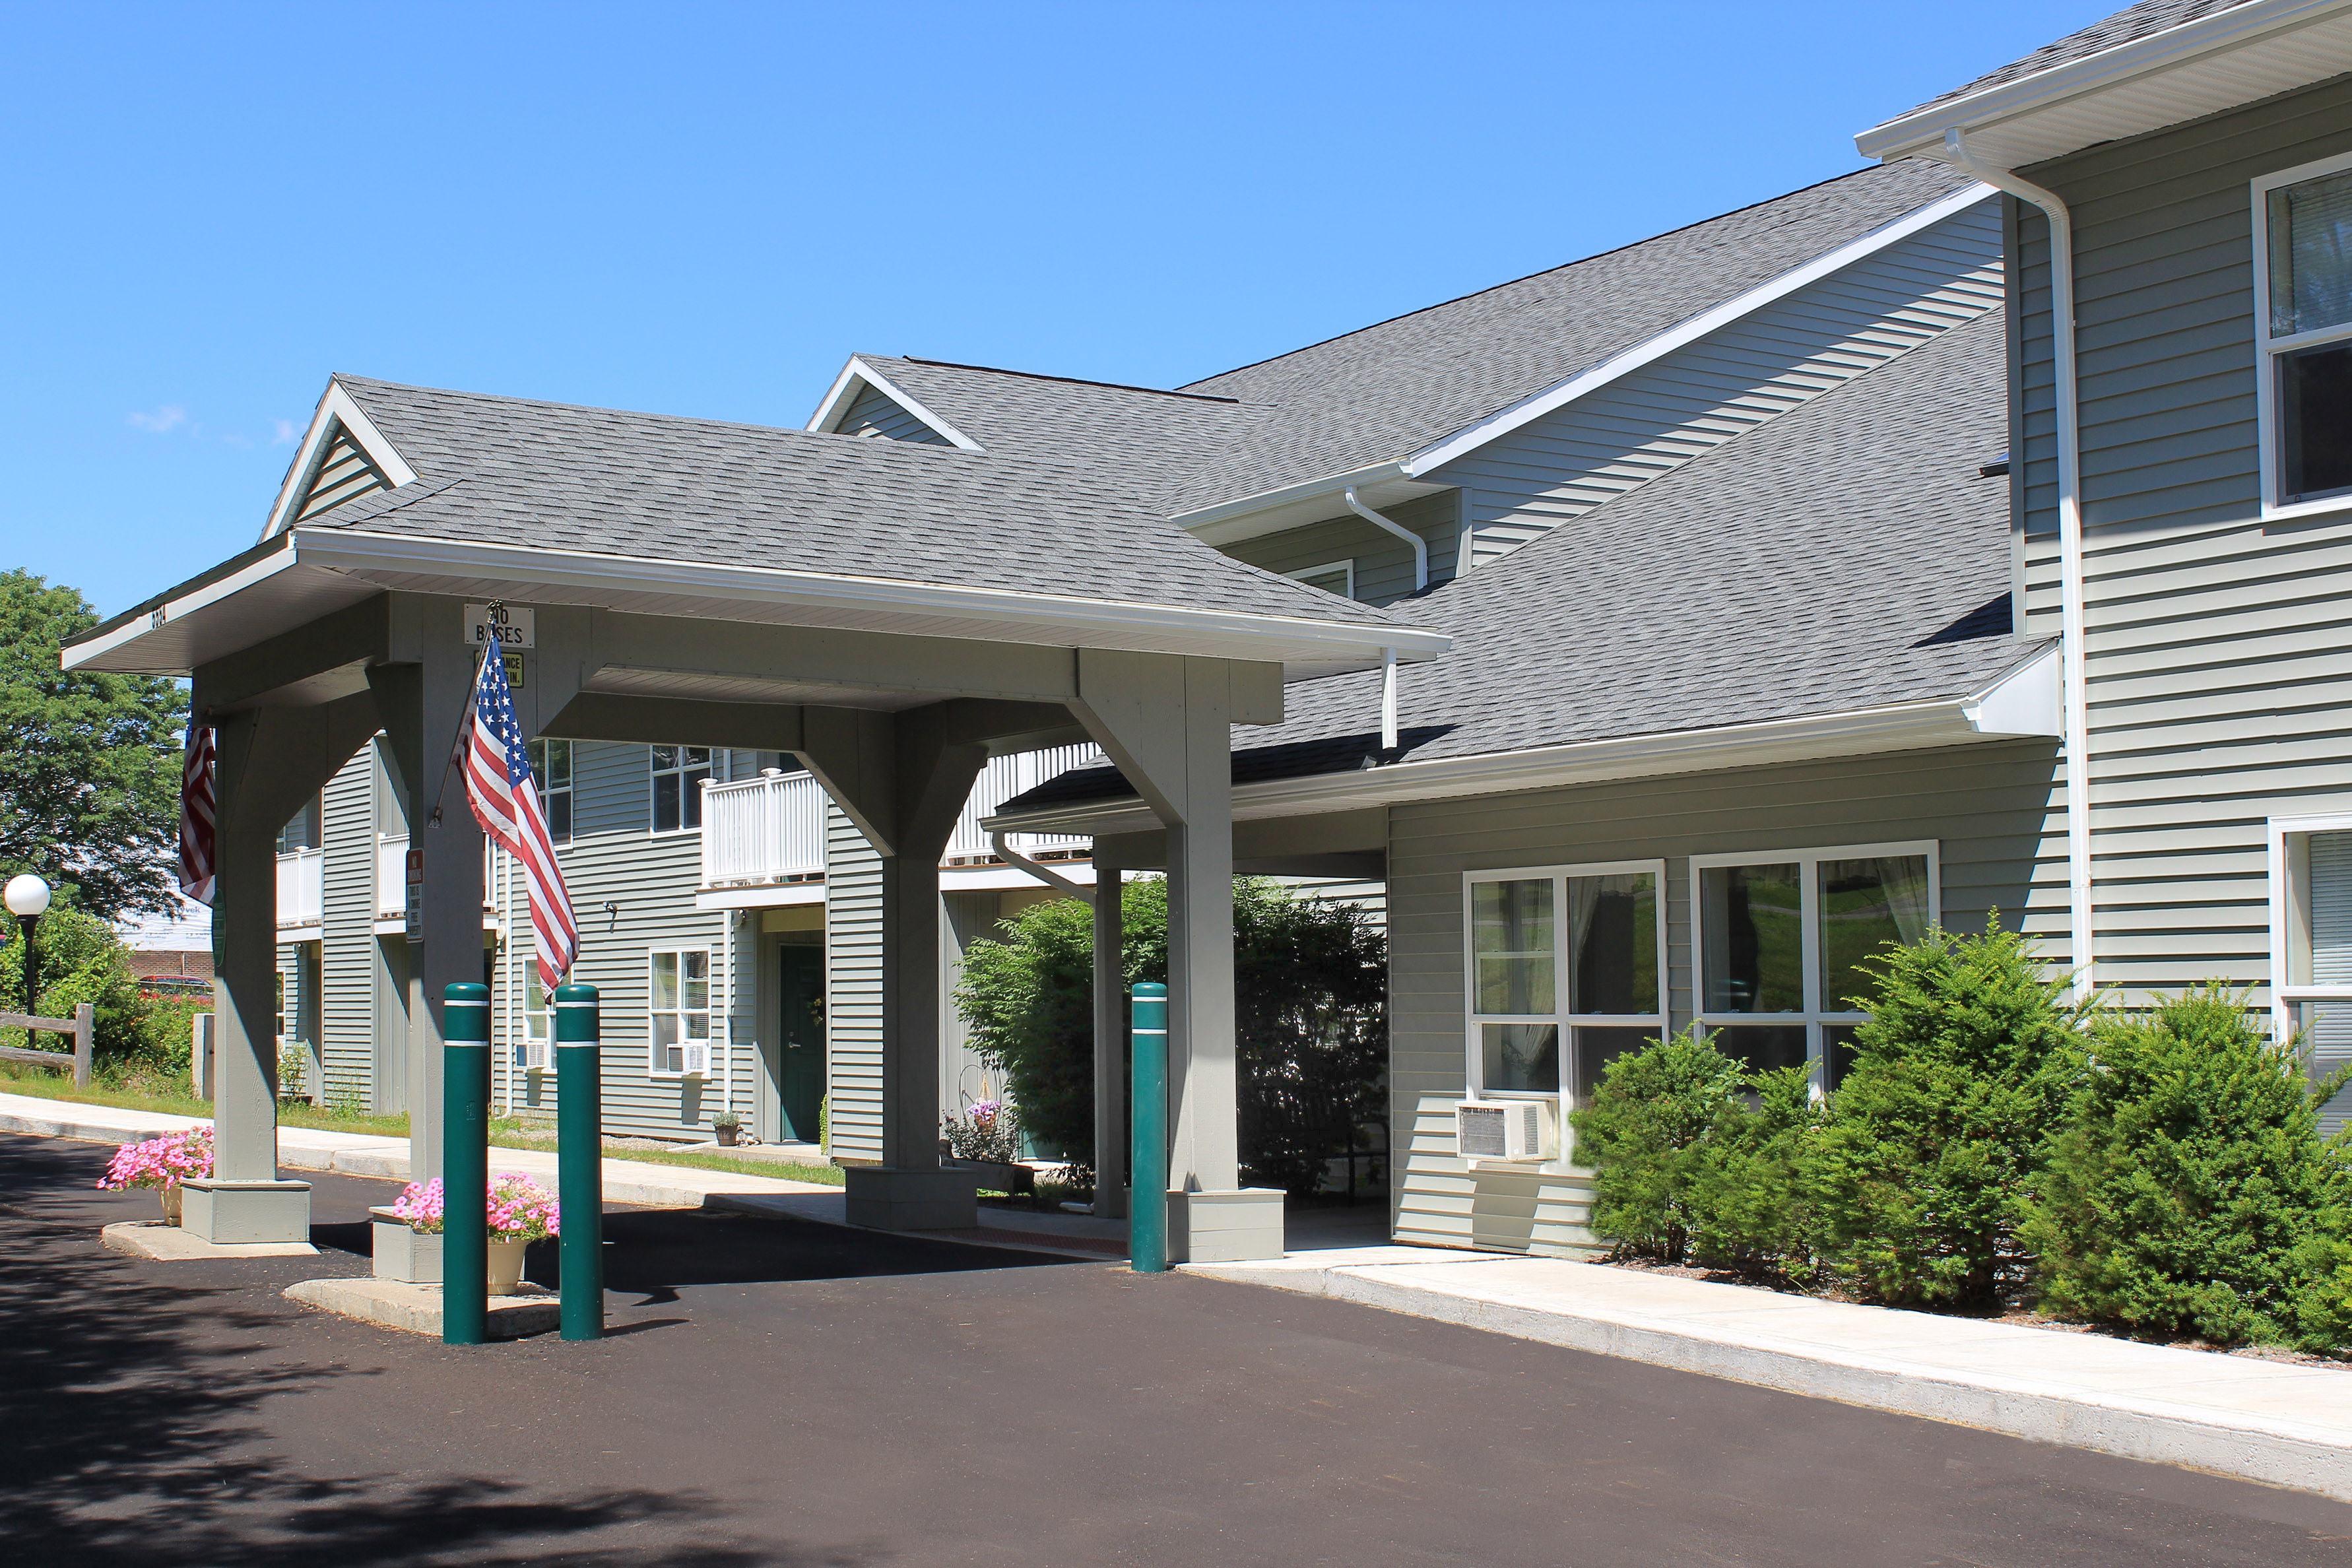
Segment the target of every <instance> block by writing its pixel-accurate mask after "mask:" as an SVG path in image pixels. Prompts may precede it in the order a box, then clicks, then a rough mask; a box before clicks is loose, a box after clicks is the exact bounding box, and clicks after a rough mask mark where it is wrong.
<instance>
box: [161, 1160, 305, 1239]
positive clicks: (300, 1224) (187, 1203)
mask: <svg viewBox="0 0 2352 1568" xmlns="http://www.w3.org/2000/svg"><path fill="white" fill-rule="evenodd" d="M180 1194H181V1198H180V1202H181V1205H182V1207H181V1213H182V1219H181V1223H182V1225H184V1226H185V1227H186V1228H187V1230H188V1233H189V1234H190V1235H192V1236H194V1237H197V1238H199V1239H200V1240H204V1241H214V1242H221V1243H226V1244H243V1243H246V1242H256V1241H264V1242H268V1241H274V1242H296V1241H299V1242H307V1241H309V1240H310V1183H308V1182H237V1181H223V1180H222V1179H221V1178H219V1177H217V1176H191V1177H190V1178H189V1179H188V1180H186V1181H184V1182H183V1183H181V1184H180Z"/></svg>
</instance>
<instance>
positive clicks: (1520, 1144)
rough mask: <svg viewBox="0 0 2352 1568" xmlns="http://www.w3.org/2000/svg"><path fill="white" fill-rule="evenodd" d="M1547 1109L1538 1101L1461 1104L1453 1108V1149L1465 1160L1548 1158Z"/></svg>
mask: <svg viewBox="0 0 2352 1568" xmlns="http://www.w3.org/2000/svg"><path fill="white" fill-rule="evenodd" d="M1550 1131H1551V1107H1550V1106H1549V1104H1547V1103H1545V1102H1544V1101H1542V1100H1465V1101H1464V1102H1463V1103H1461V1104H1459V1105H1457V1106H1455V1107H1454V1150H1455V1152H1457V1153H1459V1154H1460V1155H1461V1156H1462V1158H1464V1159H1465V1160H1542V1159H1546V1158H1548V1157H1549V1152H1550V1151H1549V1148H1548V1147H1547V1145H1548V1144H1549V1142H1550V1137H1549V1133H1550Z"/></svg>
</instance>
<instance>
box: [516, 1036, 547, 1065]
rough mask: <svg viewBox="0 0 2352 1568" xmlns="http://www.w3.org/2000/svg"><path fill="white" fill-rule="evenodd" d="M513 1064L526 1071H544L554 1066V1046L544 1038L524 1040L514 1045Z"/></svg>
mask: <svg viewBox="0 0 2352 1568" xmlns="http://www.w3.org/2000/svg"><path fill="white" fill-rule="evenodd" d="M515 1065H516V1066H517V1067H520V1068H522V1069H523V1070H524V1071H526V1072H546V1071H548V1070H549V1069H550V1068H553V1067H554V1066H555V1047H553V1046H551V1045H550V1044H549V1043H548V1042H547V1041H545V1040H525V1041H524V1042H523V1043H522V1044H521V1045H520V1046H517V1047H515Z"/></svg>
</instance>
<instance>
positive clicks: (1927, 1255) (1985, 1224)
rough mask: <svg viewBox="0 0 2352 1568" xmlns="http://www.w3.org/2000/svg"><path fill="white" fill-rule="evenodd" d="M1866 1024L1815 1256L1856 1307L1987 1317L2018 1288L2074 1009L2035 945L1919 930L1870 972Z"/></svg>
mask: <svg viewBox="0 0 2352 1568" xmlns="http://www.w3.org/2000/svg"><path fill="white" fill-rule="evenodd" d="M1873 968H1874V971H1875V973H1876V975H1877V985H1876V988H1875V991H1874V994H1872V995H1871V996H1869V997H1866V998H1854V999H1853V1000H1854V1002H1855V1003H1856V1005H1857V1006H1858V1007H1859V1008H1861V1009H1864V1010H1867V1011H1868V1012H1869V1013H1870V1014H1871V1021H1870V1022H1869V1023H1867V1024H1865V1025H1863V1026H1861V1027H1860V1028H1859V1029H1858V1030H1857V1031H1856V1034H1855V1041H1854V1058H1853V1064H1852V1065H1851V1066H1850V1067H1849V1068H1847V1069H1846V1072H1845V1076H1844V1078H1843V1081H1842V1082H1841V1083H1840V1084H1839V1085H1838V1088H1837V1090H1836V1092H1835V1094H1834V1095H1833V1096H1832V1102H1831V1107H1830V1114H1829V1116H1828V1119H1827V1121H1825V1123H1824V1124H1823V1126H1822V1129H1821V1132H1820V1135H1819V1138H1818V1140H1817V1147H1818V1149H1819V1152H1820V1157H1819V1160H1818V1163H1817V1166H1816V1175H1815V1177H1814V1180H1813V1183H1812V1187H1813V1190H1814V1192H1815V1194H1816V1195H1817V1198H1818V1201H1819V1203H1820V1207H1821V1220H1822V1232H1823V1244H1824V1247H1825V1249H1826V1250H1827V1251H1828V1252H1829V1253H1830V1254H1831V1255H1832V1260H1833V1262H1834V1263H1835V1265H1836V1268H1837V1269H1838V1272H1839V1273H1840V1274H1841V1275H1842V1276H1843V1278H1844V1279H1845V1280H1846V1281H1847V1282H1848V1283H1849V1284H1850V1285H1851V1286H1852V1287H1853V1289H1855V1290H1856V1291H1857V1292H1859V1293H1860V1294H1862V1295H1863V1296H1865V1297H1867V1298H1870V1299H1873V1300H1881V1301H1887V1302H1894V1303H1898V1304H1905V1305H1917V1306H1959V1307H1969V1308H1980V1307H1988V1306H1990V1305H1992V1304H1994V1303H1995V1302H1996V1301H1997V1300H1998V1299H1999V1296H2000V1291H2001V1289H2003V1288H2004V1287H2005V1286H2009V1285H2012V1284H2015V1283H2018V1282H2020V1281H2021V1280H2022V1279H2023V1277H2024V1274H2025V1270H2026V1265H2027V1264H2028V1262H2029V1259H2028V1258H2026V1257H2025V1255H2024V1254H2023V1253H2022V1251H2021V1245H2020V1241H2019V1229H2020V1227H2021V1226H2022V1225H2023V1224H2024V1223H2025V1221H2026V1219H2027V1217H2028V1215H2029V1212H2030V1208H2031V1201H2032V1191H2033V1183H2034V1180H2035V1178H2036V1176H2037V1174H2038V1173H2039V1171H2040V1167H2041V1163H2042V1152H2043V1145H2044V1140H2045V1137H2046V1135H2047V1134H2048V1133H2049V1132H2050V1131H2052V1130H2053V1129H2054V1128H2055V1127H2057V1125H2058V1124H2059V1122H2060V1121H2061V1119H2062V1117H2063V1112H2064V1108H2065V1105H2066V1102H2067V1100H2068V1099H2069V1097H2070V1096H2071V1094H2072V1092H2073V1089H2074V1082H2075V1079H2077V1077H2078V1076H2079V1073H2080V1068H2081V1063H2082V1059H2083V1055H2082V1046H2081V1037H2080V1033H2079V1025H2080V1021H2081V1015H2082V1009H2081V1008H2080V1007H2076V1006H2070V1005H2068V1004H2067V1003H2066V1001H2065V1000H2064V998H2063V990H2064V986H2065V982H2064V981H2063V980H2054V981H2053V980H2050V979H2046V978H2044V975H2043V965H2042V962H2041V960H2040V959H2039V958H2038V957H2037V956H2036V955H2035V953H2034V951H2033V944H2032V942H2031V941H2030V940H2028V939H2027V938H2025V937H2023V936H2021V935H2020V934H2018V933H2016V932H2012V931H2002V930H2001V929H2000V921H1999V919H1998V917H1995V919H1994V920H1993V921H1991V922H1990V927H1989V929H1988V930H1987V931H1986V932H1985V933H1984V934H1983V935H1982V936H1958V935H1955V934H1953V933H1951V932H1949V931H1932V932H1930V933H1929V934H1928V935H1927V937H1926V938H1925V939H1923V940H1922V941H1919V942H1913V943H1911V944H1909V945H1907V946H1892V945H1890V946H1889V947H1888V949H1887V950H1886V952H1885V955H1884V956H1883V957H1881V958H1879V959H1876V960H1874V962H1873Z"/></svg>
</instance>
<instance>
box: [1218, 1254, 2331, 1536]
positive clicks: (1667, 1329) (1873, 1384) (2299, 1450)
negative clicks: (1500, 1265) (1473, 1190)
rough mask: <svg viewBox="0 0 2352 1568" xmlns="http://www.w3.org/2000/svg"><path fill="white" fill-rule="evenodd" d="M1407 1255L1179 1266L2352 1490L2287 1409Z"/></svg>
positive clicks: (2112, 1450)
mask: <svg viewBox="0 0 2352 1568" xmlns="http://www.w3.org/2000/svg"><path fill="white" fill-rule="evenodd" d="M1447 1261H1448V1262H1459V1261H1462V1260H1461V1259H1459V1258H1448V1259H1447ZM1497 1261H1500V1260H1499V1259H1498V1260H1497ZM1415 1267H1417V1266H1416V1265H1412V1264H1390V1265H1379V1264H1374V1265H1369V1266H1365V1267H1360V1268H1319V1269H1318V1268H1299V1267H1297V1265H1296V1264H1295V1263H1294V1264H1292V1265H1291V1266H1289V1267H1282V1266H1279V1265H1276V1266H1271V1267H1267V1266H1255V1267H1254V1266H1252V1265H1250V1264H1246V1263H1221V1264H1187V1265H1184V1266H1182V1268H1183V1272H1185V1273H1188V1274H1197V1275H1201V1276H1202V1277H1204V1278H1207V1279H1224V1280H1231V1281H1234V1282H1236V1283H1241V1284H1251V1285H1270V1286H1273V1287H1275V1288H1276V1289H1284V1290H1293V1291H1298V1292H1301V1293H1303V1294H1307V1295H1319V1296H1328V1297H1330V1298H1331V1299H1333V1300H1342V1301H1354V1302H1357V1303H1359V1304H1360V1305H1363V1306H1368V1307H1379V1308H1381V1309H1383V1310H1388V1311H1391V1312H1402V1313H1406V1314H1408V1315H1410V1316H1412V1317H1417V1318H1428V1319H1432V1320H1434V1321H1439V1322H1446V1323H1455V1324H1459V1325H1460V1326H1462V1327H1464V1328H1471V1329H1483V1330H1486V1331H1488V1332H1491V1333H1501V1334H1509V1335H1511V1336H1512V1337H1514V1338H1517V1339H1523V1340H1533V1341H1536V1342H1540V1343H1543V1344H1551V1345H1559V1346H1562V1347H1564V1348H1566V1349H1570V1350H1580V1351H1590V1352H1594V1353H1596V1354H1600V1355H1607V1356H1616V1357H1619V1358H1621V1359H1623V1360H1627V1361H1638V1362H1646V1363H1650V1364H1651V1365H1654V1366H1664V1367H1672V1368H1675V1369H1676V1370H1678V1371H1682V1372H1695V1373H1702V1374H1704V1375H1706V1376H1708V1377H1720V1378H1726V1379H1728V1380H1730V1381H1732V1382H1735V1383H1746V1384H1755V1385H1757V1386H1759V1387H1762V1388H1772V1389H1778V1390H1780V1391H1781V1392H1783V1393H1788V1394H1806V1395H1809V1396H1811V1397H1813V1398H1817V1399H1834V1400H1837V1401H1839V1402H1840V1403H1842V1404H1846V1405H1864V1406H1866V1407H1868V1408H1871V1409H1874V1410H1886V1411H1892V1412H1894V1413H1895V1414H1897V1415H1917V1416H1924V1417H1926V1418H1927V1419H1929V1420H1933V1421H1948V1422H1952V1423H1954V1424H1956V1425H1958V1426H1975V1427H1979V1428H1980V1429H1982V1430H1985V1431H1990V1432H2000V1433H2005V1434H2007V1435H2009V1436H2014V1437H2025V1438H2029V1439H2032V1440H2033V1441H2035V1442H2042V1443H2058V1444H2063V1445H2065V1446H2067V1447H2076V1448H2088V1449H2092V1450H2094V1451H2095V1452H2099V1453H2105V1454H2114V1455H2117V1456H2119V1457H2121V1458H2127V1459H2146V1460H2152V1461H2154V1462H2156V1463H2158V1464H2167V1465H2180V1466H2185V1467H2187V1468H2191V1469H2199V1470H2208V1471H2211V1472H2213V1473H2215V1474H2217V1475H2225V1476H2236V1477H2240V1478H2242V1479H2247V1480H2255V1481H2263V1482H2267V1483H2268V1484H2270V1485H2272V1486H2279V1487H2287V1488H2291V1489H2295V1490H2298V1491H2311V1492H2317V1493H2319V1494H2321V1495H2322V1496H2325V1497H2331V1498H2335V1499H2337V1500H2342V1501H2352V1447H2345V1446H2343V1445H2342V1444H2341V1442H2340V1441H2337V1440H2334V1435H2332V1434H2329V1433H2326V1432H2323V1431H2316V1430H2314V1429H2312V1428H2310V1427H2308V1426H2305V1425H2303V1424H2302V1423H2299V1422H2296V1421H2294V1420H2292V1419H2284V1418H2281V1419H2272V1420H2268V1421H2264V1420H2261V1419H2258V1418H2255V1417H2252V1416H2244V1417H2239V1418H2235V1419H2233V1418H2231V1417H2230V1416H2228V1415H2223V1414H2221V1413H2218V1412H2214V1411H2211V1410H2206V1409H2197V1408H2189V1407H2186V1406H2182V1405H2169V1404H2167V1403H2165V1402H2163V1401H2160V1400H2151V1399H2146V1398H2136V1397H2132V1396H2129V1395H2112V1396H2108V1397H2105V1398H2099V1397H2087V1396H2085V1395H2084V1394H2082V1393H2079V1392H2076V1391H2073V1390H2067V1391H2064V1392H2060V1391H2057V1390H2053V1389H2052V1388H2050V1387H2049V1386H2047V1385H2044V1384H2035V1383H2034V1382H2032V1381H2031V1380H2029V1379H2021V1378H2014V1377H2002V1376H1998V1375H1986V1376H1982V1377H1980V1378H1976V1379H1962V1378H1960V1377H1958V1376H1955V1375H1954V1374H1953V1373H1951V1372H1950V1371H1949V1370H1948V1369H1944V1368H1929V1367H1923V1366H1920V1365H1918V1364H1916V1363H1906V1362H1904V1361H1902V1360H1900V1359H1897V1358H1892V1357H1884V1356H1873V1355H1870V1354H1867V1353H1864V1352H1848V1353H1847V1354H1844V1355H1843V1356H1839V1357H1836V1358H1832V1357H1829V1356H1826V1355H1823V1354H1822V1353H1820V1352H1813V1351H1810V1350H1808V1351H1804V1352H1798V1351H1791V1350H1785V1349H1778V1348H1775V1347H1773V1346H1771V1345H1770V1344H1769V1343H1764V1342H1760V1337H1759V1338H1750V1339H1748V1340H1747V1341H1745V1342H1743V1341H1742V1340H1740V1339H1739V1338H1738V1337H1735V1336H1733V1335H1731V1334H1729V1333H1727V1332H1725V1331H1717V1332H1716V1333H1712V1334H1710V1333H1702V1332H1697V1331H1693V1330H1692V1329H1691V1328H1689V1327H1687V1326H1685V1325H1683V1324H1679V1323H1675V1322H1673V1321H1667V1320H1660V1319H1644V1318H1643V1317H1641V1316H1639V1315H1637V1314H1633V1313H1626V1312H1609V1313H1602V1312H1592V1313H1589V1314H1588V1313H1569V1312H1561V1311H1553V1310H1543V1309H1540V1308H1534V1307H1528V1306H1522V1305H1518V1304H1515V1303H1511V1302H1507V1301H1496V1300H1486V1299H1483V1298H1480V1297H1476V1296H1471V1295H1467V1294H1465V1293H1463V1292H1460V1291H1457V1290H1452V1289H1444V1288H1442V1287H1435V1286H1431V1285H1426V1284H1412V1283H1410V1282H1408V1281H1406V1280H1405V1279H1401V1278H1399V1276H1401V1275H1403V1274H1406V1273H1409V1272H1410V1271H1411V1270H1412V1268H1415ZM2026 1332H2032V1331H2031V1330H2028V1331H2026ZM2180 1353H2181V1354H2183V1355H2204V1354H2208V1353H2210V1352H2201V1351H2183V1352H2180ZM2346 1390H2347V1394H2352V1376H2347V1379H2346Z"/></svg>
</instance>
